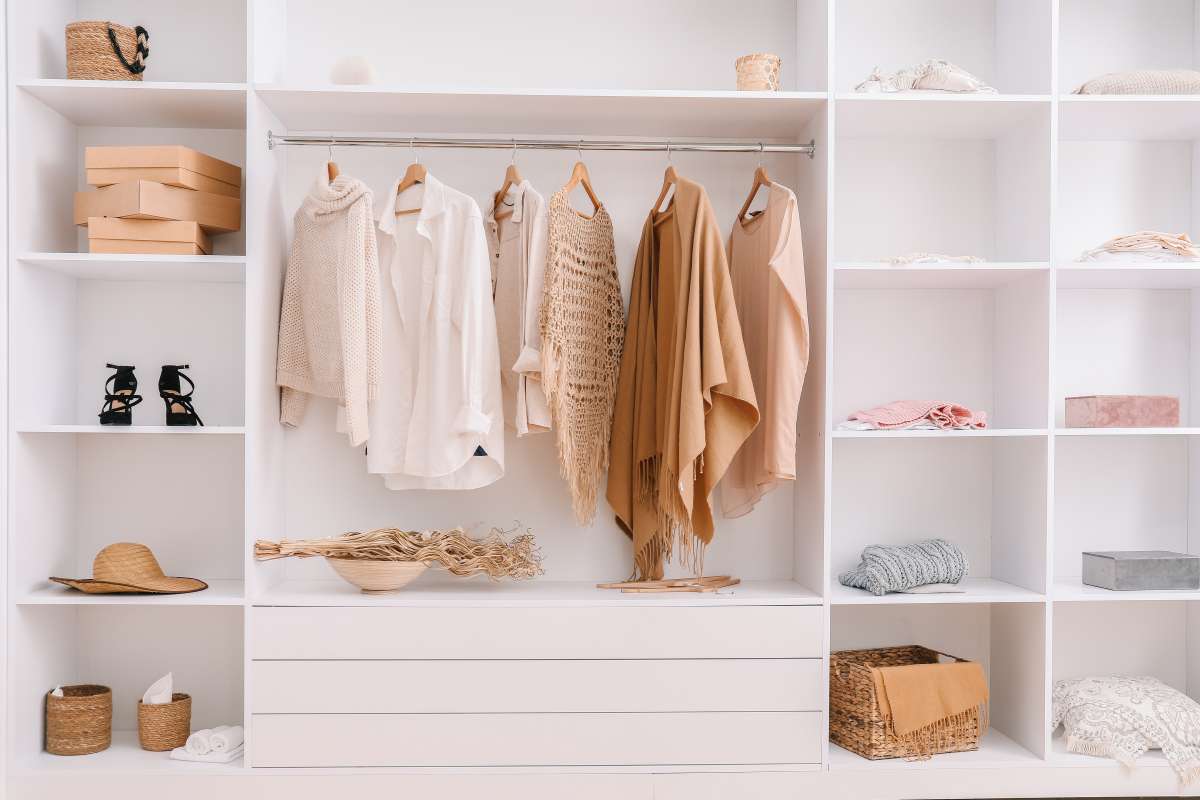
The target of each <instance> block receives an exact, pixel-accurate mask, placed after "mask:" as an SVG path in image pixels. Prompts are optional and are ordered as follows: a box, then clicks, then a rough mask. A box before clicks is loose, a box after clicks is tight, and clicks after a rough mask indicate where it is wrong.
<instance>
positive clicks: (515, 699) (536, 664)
mask: <svg viewBox="0 0 1200 800" xmlns="http://www.w3.org/2000/svg"><path fill="white" fill-rule="evenodd" d="M821 677H822V676H821V661H820V660H819V659H737V660H734V659H693V660H684V661H663V660H642V659H630V660H620V661H546V660H542V661H255V662H254V665H253V680H254V682H253V685H254V692H253V703H254V708H253V713H255V714H371V713H375V714H451V713H504V712H539V711H540V712H587V711H591V712H602V711H603V712H620V711H630V712H643V711H646V712H673V711H674V712H683V711H819V710H821V708H822V706H823V704H822V702H821V687H822V685H823V684H822V680H821ZM314 687H315V688H314ZM383 687H397V690H396V691H391V690H388V691H373V690H372V688H383ZM407 687H413V689H409V688H407ZM423 687H429V688H430V690H429V691H424V690H422V689H423ZM434 687H445V688H444V689H437V688H434ZM414 689H415V690H414Z"/></svg>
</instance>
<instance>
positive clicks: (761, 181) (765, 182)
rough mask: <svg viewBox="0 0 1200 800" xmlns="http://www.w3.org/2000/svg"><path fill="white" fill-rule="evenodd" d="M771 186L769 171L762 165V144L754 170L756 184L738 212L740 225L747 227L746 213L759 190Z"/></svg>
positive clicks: (759, 145) (759, 144)
mask: <svg viewBox="0 0 1200 800" xmlns="http://www.w3.org/2000/svg"><path fill="white" fill-rule="evenodd" d="M770 185H771V176H770V175H768V174H767V170H766V169H765V168H764V167H763V165H762V142H759V143H758V166H757V167H755V169H754V184H753V185H752V186H751V187H750V194H749V195H748V196H747V197H746V202H745V203H742V210H741V211H739V212H738V215H737V219H738V223H739V224H742V225H745V224H746V222H747V221H748V220H747V219H746V212H747V211H749V210H750V204H751V203H753V202H754V197H755V195H757V194H758V190H759V189H761V188H763V187H764V186H770Z"/></svg>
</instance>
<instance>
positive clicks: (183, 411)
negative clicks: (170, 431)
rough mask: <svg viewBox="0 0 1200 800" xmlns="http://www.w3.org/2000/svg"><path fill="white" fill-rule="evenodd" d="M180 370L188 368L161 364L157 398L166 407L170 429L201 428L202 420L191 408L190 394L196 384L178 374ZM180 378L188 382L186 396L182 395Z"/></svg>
mask: <svg viewBox="0 0 1200 800" xmlns="http://www.w3.org/2000/svg"><path fill="white" fill-rule="evenodd" d="M181 369H190V367H189V366H188V365H187V364H163V368H162V372H160V373H159V375H158V396H159V397H161V398H162V400H163V403H165V404H166V406H167V424H168V425H170V426H172V427H176V426H179V427H184V426H194V425H200V426H201V427H203V426H204V420H202V419H200V415H199V414H197V413H196V409H195V407H194V406H192V393H193V392H195V391H196V384H195V383H194V382H193V381H192V379H191V378H189V377H188V376H187V375H184V374H183V373H182V372H180V370H181ZM180 378H182V379H183V380H185V381H187V382H188V392H187V394H184V393H183V387H182V385H181V384H180V382H179V380H180Z"/></svg>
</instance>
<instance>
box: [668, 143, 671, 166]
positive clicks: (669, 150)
mask: <svg viewBox="0 0 1200 800" xmlns="http://www.w3.org/2000/svg"><path fill="white" fill-rule="evenodd" d="M667 163H668V164H670V163H671V140H670V139H667Z"/></svg>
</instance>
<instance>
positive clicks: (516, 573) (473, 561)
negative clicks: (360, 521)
mask: <svg viewBox="0 0 1200 800" xmlns="http://www.w3.org/2000/svg"><path fill="white" fill-rule="evenodd" d="M508 533H510V531H502V530H500V529H498V528H492V531H491V533H489V534H488V535H487V536H484V537H483V538H480V539H475V538H472V537H470V536H468V535H467V533H466V531H464V530H463V529H462V528H454V529H453V530H449V531H402V530H400V529H398V528H379V529H378V530H373V531H367V532H366V533H358V532H353V533H343V534H342V535H341V536H335V537H332V538H329V539H281V540H280V541H278V542H270V541H266V540H264V539H259V540H258V541H257V542H255V543H254V557H255V558H257V559H258V560H260V561H264V560H268V559H272V558H287V557H289V556H295V557H297V558H308V557H310V556H324V557H326V558H337V559H342V558H352V559H364V560H372V561H420V562H423V563H436V564H441V565H442V566H443V567H445V568H446V569H447V570H448V571H449V572H450V573H451V574H453V575H458V576H459V577H464V578H465V577H468V576H471V575H478V574H479V573H484V574H486V575H487V576H488V577H489V578H491V579H493V580H499V579H500V578H516V579H526V578H534V577H537V576H538V575H541V574H542V556H541V553H540V552H539V551H538V548H537V541H536V540H535V539H534V538H533V534H532V533H530V532H529V531H525V532H524V533H521V534H518V535H517V536H514V537H513V538H512V539H511V540H508V539H506V535H507V534H508Z"/></svg>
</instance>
